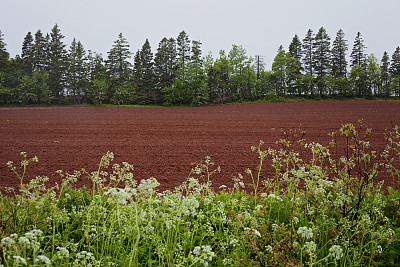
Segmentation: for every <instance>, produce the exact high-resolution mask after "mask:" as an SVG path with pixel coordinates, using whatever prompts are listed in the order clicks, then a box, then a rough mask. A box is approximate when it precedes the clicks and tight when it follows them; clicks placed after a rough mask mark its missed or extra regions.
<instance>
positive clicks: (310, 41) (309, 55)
mask: <svg viewBox="0 0 400 267" xmlns="http://www.w3.org/2000/svg"><path fill="white" fill-rule="evenodd" d="M314 42H315V36H314V34H313V31H312V30H311V29H309V30H308V32H307V34H306V37H305V38H304V39H303V50H302V51H303V66H304V72H305V73H306V74H307V75H310V76H311V77H312V76H313V74H314V72H313V70H314V61H315V59H314V57H315V55H314V54H315V51H314Z"/></svg>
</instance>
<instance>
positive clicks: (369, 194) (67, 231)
mask: <svg viewBox="0 0 400 267" xmlns="http://www.w3.org/2000/svg"><path fill="white" fill-rule="evenodd" d="M370 133H371V130H370V129H364V128H363V126H362V124H360V126H359V127H356V126H354V125H352V124H345V125H343V126H342V128H341V129H340V130H339V131H337V132H333V133H332V134H331V137H332V141H331V142H330V144H329V146H327V147H324V146H322V145H321V144H319V143H315V142H308V143H307V142H306V141H305V139H304V136H305V132H303V131H296V130H290V131H289V132H287V133H285V132H283V137H282V138H281V139H280V140H278V141H277V144H278V145H279V146H278V148H276V149H273V148H270V147H267V149H266V150H264V149H263V147H264V146H265V145H264V143H263V142H260V144H259V145H258V146H257V147H252V150H253V151H254V152H255V153H256V154H257V155H258V157H259V164H258V166H257V167H256V168H255V169H254V170H250V169H247V170H246V174H247V175H249V176H250V178H251V179H252V183H251V184H250V185H249V186H246V185H245V184H244V182H243V176H242V175H240V174H239V175H238V176H237V177H234V178H233V182H234V185H233V187H232V188H230V189H228V188H226V186H224V185H223V186H221V187H220V188H219V190H218V191H215V189H214V188H213V187H212V176H213V174H214V173H216V172H219V171H220V168H219V167H217V166H215V165H214V163H213V162H212V161H211V158H210V157H206V158H205V159H203V160H202V161H200V162H199V163H198V164H196V165H195V166H194V167H193V169H192V171H191V172H190V174H189V176H188V178H187V179H186V181H185V182H183V183H182V185H180V186H179V187H176V188H175V189H173V190H171V191H164V192H158V191H157V187H158V185H159V183H158V182H157V180H156V179H154V178H149V179H147V180H141V181H137V180H135V179H134V175H133V173H132V170H133V166H132V165H130V164H128V163H126V162H123V163H122V164H116V163H114V164H112V161H113V159H114V155H113V153H111V152H108V153H107V154H105V155H104V156H103V157H102V159H101V161H100V163H99V166H98V169H97V170H96V171H93V172H88V171H86V170H84V169H82V170H81V171H78V172H74V173H73V174H64V173H63V172H62V171H57V173H58V174H59V175H60V178H61V179H62V184H61V185H60V187H58V186H57V185H56V186H55V187H52V188H47V187H46V182H47V180H48V178H47V177H37V178H36V179H33V180H32V181H30V182H29V183H25V182H24V177H25V174H26V172H27V168H28V165H30V164H32V163H34V162H37V161H38V159H37V158H36V157H34V158H31V159H29V158H28V157H27V155H26V153H24V152H23V153H21V155H22V156H23V160H22V161H21V167H17V166H16V165H14V164H13V162H8V163H7V165H8V167H9V168H10V169H11V170H12V171H13V172H14V173H15V175H16V177H17V178H18V180H19V182H20V186H19V190H18V191H17V190H15V189H12V188H10V189H8V190H7V191H8V192H9V194H12V195H13V196H2V197H1V200H0V215H1V216H0V218H1V220H0V223H1V244H0V246H1V253H2V258H1V264H3V265H4V266H20V265H33V264H35V266H50V265H57V266H71V265H73V266H89V265H91V266H303V265H307V266H311V265H312V266H371V265H374V266H395V265H396V264H397V263H398V261H399V259H400V254H399V247H400V239H399V234H400V221H399V218H400V193H399V191H398V190H397V189H394V188H390V187H388V188H387V192H386V193H384V192H383V190H382V188H381V185H382V184H380V183H377V181H376V179H377V178H378V177H379V172H380V171H384V170H385V169H386V170H389V171H390V173H392V175H393V178H394V179H395V181H396V182H399V181H400V170H399V169H397V168H396V167H395V166H394V161H399V160H400V152H399V151H400V134H399V128H398V127H397V126H396V127H394V128H393V129H392V130H391V131H389V132H387V133H386V134H385V137H384V138H386V140H387V145H386V146H385V148H384V149H383V150H382V151H381V152H379V153H378V152H376V151H374V150H372V148H371V146H372V145H373V144H370V143H369V141H368V137H369V135H370ZM339 144H345V145H344V149H343V148H339V147H338V146H339ZM299 151H301V153H300V152H299ZM337 151H344V153H343V154H336V153H337ZM307 152H308V153H309V154H310V155H311V157H308V156H307V157H303V156H302V155H304V154H305V153H307ZM266 164H268V165H271V166H272V167H273V168H274V170H275V175H274V176H273V177H270V178H269V179H264V178H263V172H264V168H265V167H264V166H265V165H266ZM80 176H83V177H86V178H88V179H89V180H90V181H91V182H92V184H93V187H92V188H91V189H86V188H81V189H76V188H75V186H74V183H75V182H76V181H77V179H78V178H79V177H80Z"/></svg>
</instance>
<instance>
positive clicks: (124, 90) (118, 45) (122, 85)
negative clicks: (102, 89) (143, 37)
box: [106, 33, 132, 103]
mask: <svg viewBox="0 0 400 267" xmlns="http://www.w3.org/2000/svg"><path fill="white" fill-rule="evenodd" d="M131 55H132V53H131V52H130V50H129V43H128V41H127V40H126V39H125V37H124V36H123V35H122V33H120V34H119V35H118V39H117V40H116V41H114V44H113V46H112V48H111V50H110V51H109V52H108V60H107V61H106V66H107V70H108V74H109V77H110V89H111V90H110V92H109V94H108V97H109V98H110V99H111V98H112V101H113V102H114V103H123V102H124V101H126V98H127V96H128V95H129V94H130V93H131V92H129V90H131V89H130V80H131V76H132V64H131V63H130V62H129V61H128V60H129V59H130V58H131Z"/></svg>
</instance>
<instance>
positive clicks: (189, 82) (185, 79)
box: [0, 24, 400, 106]
mask: <svg viewBox="0 0 400 267" xmlns="http://www.w3.org/2000/svg"><path fill="white" fill-rule="evenodd" d="M63 38H64V36H63V35H62V33H61V30H60V28H59V26H58V25H57V24H56V25H54V27H53V28H52V29H51V32H50V33H47V34H45V33H43V32H42V31H41V30H38V31H37V32H36V33H35V34H34V35H32V33H31V32H28V33H27V34H26V36H25V38H24V40H23V43H22V52H21V55H17V56H15V58H10V55H9V53H8V52H7V49H6V42H5V37H4V35H3V34H2V32H1V31H0V104H22V105H26V104H82V103H88V104H117V105H120V104H151V105H153V104H155V105H168V106H170V105H195V106H197V105H205V104H213V103H229V102H240V101H258V100H265V101H268V100H269V101H273V100H276V99H280V98H281V97H288V98H289V97H290V98H315V99H321V98H353V97H360V98H370V97H382V98H389V97H399V96H400V48H399V47H397V48H396V49H395V50H394V52H393V54H391V55H390V54H388V53H387V52H384V53H383V56H382V58H381V59H380V60H378V59H377V58H376V57H375V56H374V55H373V54H370V55H368V54H366V52H365V51H366V46H365V45H364V41H363V38H362V35H361V33H357V36H356V37H355V39H354V43H353V46H352V50H351V54H350V56H349V59H350V62H348V61H347V52H348V51H349V45H348V41H347V40H346V38H345V34H344V32H343V30H339V31H338V32H337V34H336V37H335V39H334V40H333V42H332V43H331V38H330V36H329V35H328V34H327V32H326V30H325V29H324V28H323V27H321V28H320V29H319V31H318V32H317V33H316V34H315V33H314V32H313V30H311V29H310V30H308V32H307V33H306V34H305V36H304V38H303V39H302V40H301V39H300V38H299V37H298V35H295V36H294V37H293V40H292V42H291V43H290V44H289V47H288V49H287V50H285V49H284V47H283V46H281V47H280V48H279V49H278V52H277V55H276V57H275V59H274V62H273V63H272V69H271V70H266V69H265V64H264V63H263V62H262V57H260V56H256V57H254V58H253V57H250V56H248V55H247V54H246V50H245V49H244V48H243V47H242V46H240V45H232V48H231V50H230V51H229V52H226V51H224V50H221V51H220V52H219V55H218V57H217V58H216V59H214V58H213V57H212V55H211V54H208V55H205V56H203V55H202V50H201V45H202V43H201V42H200V41H196V40H190V39H189V36H188V34H187V33H186V32H185V31H182V32H180V33H179V35H178V37H177V38H176V39H175V38H163V39H162V40H161V41H160V42H159V45H158V48H157V51H156V52H155V54H153V52H152V50H151V47H150V43H149V41H148V40H146V41H145V42H144V44H143V46H142V47H141V49H139V50H138V51H137V52H136V53H132V52H131V51H130V47H129V43H128V41H127V40H126V38H125V37H124V36H123V34H122V33H121V34H119V35H118V38H117V39H116V40H115V41H114V43H113V45H112V48H111V49H110V51H109V52H108V53H107V57H106V58H104V57H103V56H102V55H101V54H99V53H95V52H93V51H91V50H85V48H84V46H83V45H82V43H81V42H80V41H78V40H75V39H74V40H73V41H72V43H71V44H70V45H69V47H68V46H67V45H66V44H65V43H64V42H63Z"/></svg>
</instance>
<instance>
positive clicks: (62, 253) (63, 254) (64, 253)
mask: <svg viewBox="0 0 400 267" xmlns="http://www.w3.org/2000/svg"><path fill="white" fill-rule="evenodd" d="M57 258H58V259H64V258H69V251H68V249H66V248H64V247H57Z"/></svg>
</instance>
